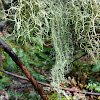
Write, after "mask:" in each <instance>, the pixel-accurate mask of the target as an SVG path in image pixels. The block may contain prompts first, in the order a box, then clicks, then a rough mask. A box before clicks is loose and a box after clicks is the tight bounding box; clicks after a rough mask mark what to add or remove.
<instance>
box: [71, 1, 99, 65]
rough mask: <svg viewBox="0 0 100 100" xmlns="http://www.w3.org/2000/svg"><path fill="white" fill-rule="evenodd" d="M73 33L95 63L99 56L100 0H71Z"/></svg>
mask: <svg viewBox="0 0 100 100" xmlns="http://www.w3.org/2000/svg"><path fill="white" fill-rule="evenodd" d="M72 11H73V13H72V16H73V19H74V20H73V21H74V23H75V26H74V27H75V34H77V35H78V37H77V38H78V39H77V40H78V41H80V47H81V48H82V49H85V50H86V51H87V52H88V54H89V55H90V56H91V57H92V58H93V61H94V62H95V63H97V62H98V60H99V57H100V42H99V41H100V0H72Z"/></svg>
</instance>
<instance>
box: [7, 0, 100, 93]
mask: <svg viewBox="0 0 100 100" xmlns="http://www.w3.org/2000/svg"><path fill="white" fill-rule="evenodd" d="M18 2H19V4H18V5H17V6H15V5H14V6H13V5H12V7H11V8H10V9H9V11H8V12H9V13H8V14H11V11H12V10H15V11H16V13H15V14H12V15H11V16H13V18H14V21H15V31H14V34H13V38H14V37H15V39H17V40H20V41H21V42H22V43H25V41H28V42H29V41H30V42H32V43H35V44H37V45H40V44H41V46H42V45H43V44H44V43H45V41H49V43H51V44H53V46H54V49H55V53H56V61H55V65H54V66H53V68H52V70H51V74H52V79H53V82H52V83H51V84H52V85H56V86H58V89H57V91H58V93H60V92H63V94H65V93H64V91H61V90H60V89H59V87H60V83H61V82H66V79H65V77H64V74H65V73H68V72H69V71H70V69H71V65H70V62H71V61H72V58H73V57H72V54H73V43H72V34H75V36H77V37H76V40H77V41H74V42H76V44H77V42H78V44H80V47H81V48H82V49H84V50H86V51H87V52H88V54H89V55H90V56H91V57H92V58H93V61H94V62H95V63H97V62H98V59H99V56H100V48H99V47H100V45H99V38H100V0H18Z"/></svg>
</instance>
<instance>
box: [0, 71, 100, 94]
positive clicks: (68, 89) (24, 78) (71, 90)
mask: <svg viewBox="0 0 100 100" xmlns="http://www.w3.org/2000/svg"><path fill="white" fill-rule="evenodd" d="M0 71H2V72H4V73H6V74H9V75H11V76H15V77H17V78H20V79H22V80H26V81H28V82H29V79H28V78H26V77H23V76H19V75H16V74H13V73H10V72H7V71H3V70H0ZM37 82H38V83H39V84H41V85H44V86H47V87H53V88H57V87H56V86H52V85H50V84H47V83H43V82H40V81H37ZM60 89H62V90H65V91H70V92H77V93H82V94H88V95H96V96H100V93H94V92H85V91H77V90H73V89H70V88H63V87H60Z"/></svg>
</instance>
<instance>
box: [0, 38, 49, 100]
mask: <svg viewBox="0 0 100 100" xmlns="http://www.w3.org/2000/svg"><path fill="white" fill-rule="evenodd" d="M0 44H1V45H2V46H3V49H4V51H5V52H6V53H8V54H9V56H10V57H11V58H12V60H13V61H14V62H15V63H16V64H17V65H18V66H19V67H20V68H21V69H22V71H23V72H24V74H25V75H26V76H27V78H28V79H29V81H30V82H31V83H32V85H33V86H34V89H35V90H36V91H37V92H38V93H39V94H40V96H41V97H42V99H43V100H48V98H47V96H46V95H45V93H44V91H43V89H42V88H41V87H40V86H39V85H38V83H37V81H36V80H35V79H34V78H33V76H32V75H31V73H30V72H29V71H28V69H27V68H26V67H25V65H24V64H23V63H22V62H21V60H20V58H19V57H18V56H17V55H16V54H15V53H14V52H13V50H12V49H11V48H10V47H9V46H8V45H7V44H6V43H5V42H4V41H3V40H2V39H1V38H0Z"/></svg>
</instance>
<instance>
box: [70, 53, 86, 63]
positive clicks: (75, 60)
mask: <svg viewBox="0 0 100 100" xmlns="http://www.w3.org/2000/svg"><path fill="white" fill-rule="evenodd" d="M85 55H87V53H84V54H83V55H82V56H80V57H78V58H76V59H74V60H73V61H72V62H71V63H74V62H75V61H76V60H78V59H80V58H82V57H83V56H85Z"/></svg>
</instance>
